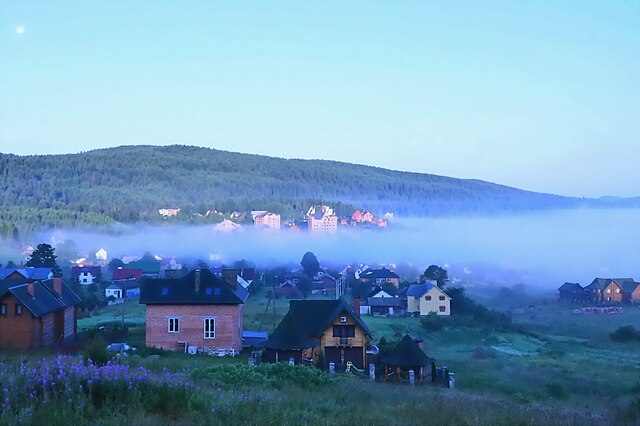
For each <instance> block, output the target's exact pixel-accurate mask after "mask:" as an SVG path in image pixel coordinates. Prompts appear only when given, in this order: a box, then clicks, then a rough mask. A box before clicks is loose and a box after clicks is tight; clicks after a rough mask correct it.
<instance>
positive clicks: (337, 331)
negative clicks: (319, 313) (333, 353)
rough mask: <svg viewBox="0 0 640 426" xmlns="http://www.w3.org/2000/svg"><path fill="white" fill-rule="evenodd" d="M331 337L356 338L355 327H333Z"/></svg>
mask: <svg viewBox="0 0 640 426" xmlns="http://www.w3.org/2000/svg"><path fill="white" fill-rule="evenodd" d="M333 337H342V338H344V337H356V326H355V325H334V326H333Z"/></svg>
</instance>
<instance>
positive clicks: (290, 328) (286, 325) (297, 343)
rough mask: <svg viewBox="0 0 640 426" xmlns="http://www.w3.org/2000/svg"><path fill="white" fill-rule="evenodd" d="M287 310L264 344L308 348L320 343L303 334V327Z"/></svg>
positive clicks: (273, 347) (280, 347) (268, 346)
mask: <svg viewBox="0 0 640 426" xmlns="http://www.w3.org/2000/svg"><path fill="white" fill-rule="evenodd" d="M301 325H302V324H298V323H297V322H296V320H295V318H294V315H293V314H292V313H291V311H289V312H288V313H287V314H286V315H285V316H284V318H282V321H280V324H278V327H277V328H276V329H275V330H274V331H273V333H271V336H269V338H268V339H267V341H266V342H265V344H264V346H265V347H267V348H269V349H309V348H314V347H316V346H318V345H319V344H320V343H319V342H317V341H315V340H312V339H310V338H309V337H308V336H305V334H304V331H303V330H302V329H303V328H304V327H300V326H301Z"/></svg>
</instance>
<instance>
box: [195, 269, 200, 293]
mask: <svg viewBox="0 0 640 426" xmlns="http://www.w3.org/2000/svg"><path fill="white" fill-rule="evenodd" d="M195 273H196V279H195V281H196V293H200V269H196V270H195Z"/></svg>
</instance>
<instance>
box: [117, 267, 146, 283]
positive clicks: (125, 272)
mask: <svg viewBox="0 0 640 426" xmlns="http://www.w3.org/2000/svg"><path fill="white" fill-rule="evenodd" d="M129 278H133V279H136V280H138V281H140V280H141V279H142V269H140V268H118V269H116V270H114V271H113V276H112V277H111V279H112V280H114V281H115V280H126V279H129Z"/></svg>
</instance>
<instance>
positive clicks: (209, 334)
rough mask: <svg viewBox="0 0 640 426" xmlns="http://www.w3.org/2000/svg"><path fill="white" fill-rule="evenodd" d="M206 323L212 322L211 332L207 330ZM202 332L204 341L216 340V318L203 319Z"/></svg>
mask: <svg viewBox="0 0 640 426" xmlns="http://www.w3.org/2000/svg"><path fill="white" fill-rule="evenodd" d="M207 321H211V322H213V330H211V329H210V330H207ZM202 332H203V337H204V338H205V339H206V340H209V339H215V338H216V317H206V318H203V321H202Z"/></svg>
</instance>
